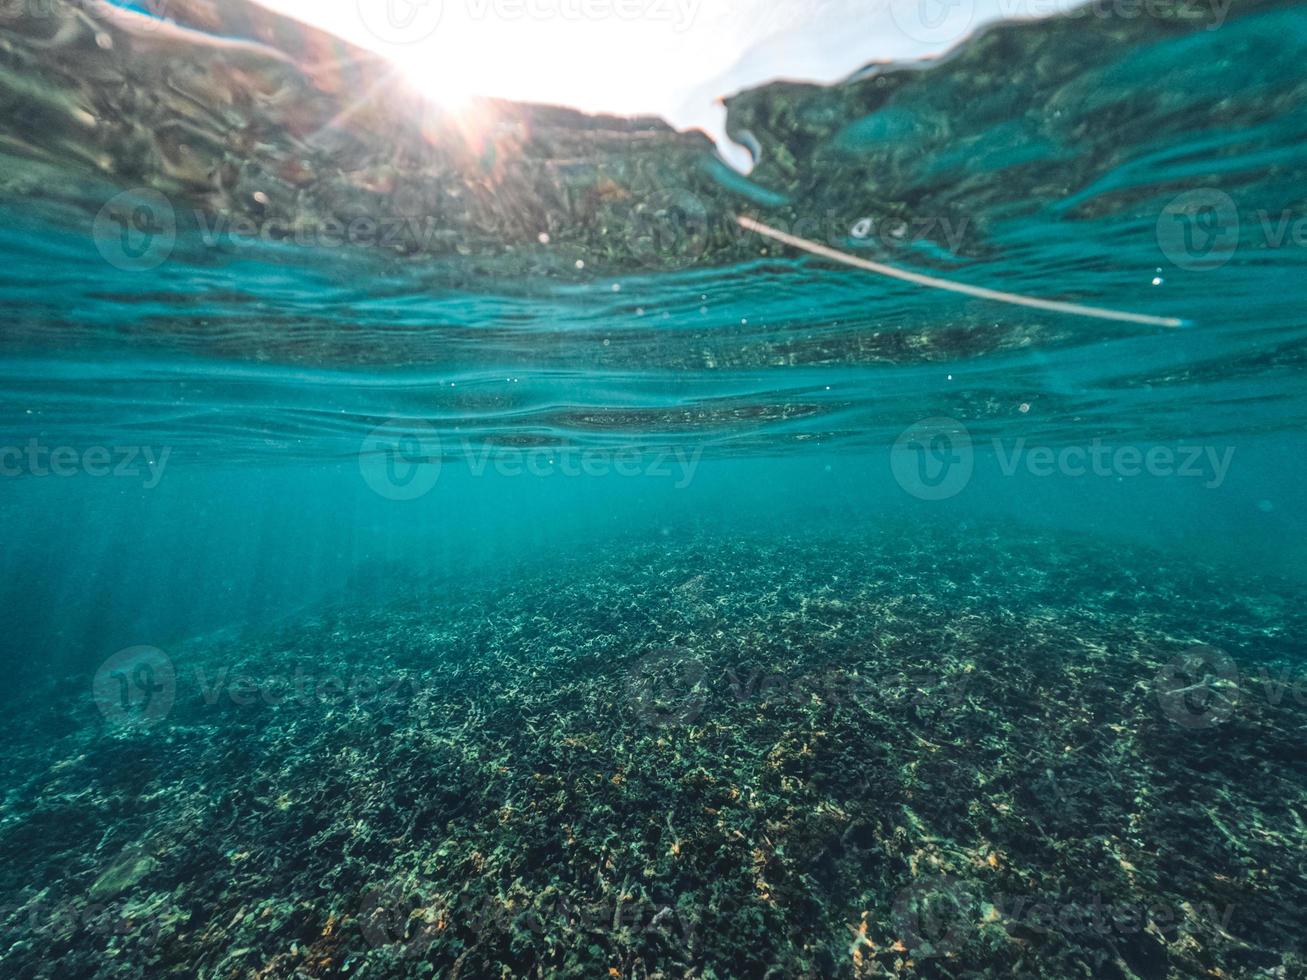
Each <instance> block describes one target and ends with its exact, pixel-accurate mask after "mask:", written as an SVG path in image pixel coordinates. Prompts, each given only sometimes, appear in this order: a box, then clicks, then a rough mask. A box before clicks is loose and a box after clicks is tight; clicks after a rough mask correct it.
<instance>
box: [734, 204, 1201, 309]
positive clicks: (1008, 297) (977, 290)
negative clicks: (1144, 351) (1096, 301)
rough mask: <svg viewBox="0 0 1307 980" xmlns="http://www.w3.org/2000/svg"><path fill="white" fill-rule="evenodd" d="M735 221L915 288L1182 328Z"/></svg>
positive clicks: (747, 221)
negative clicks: (927, 271)
mask: <svg viewBox="0 0 1307 980" xmlns="http://www.w3.org/2000/svg"><path fill="white" fill-rule="evenodd" d="M735 220H736V221H738V222H739V223H740V226H741V227H742V228H746V229H748V230H749V231H756V232H757V233H758V234H760V235H766V236H767V237H768V238H773V239H775V240H776V241H778V242H783V243H784V244H786V245H790V246H793V247H794V248H798V249H802V250H803V251H805V252H811V253H812V254H813V255H820V256H821V257H822V258H825V259H830V260H831V261H833V262H842V263H844V264H845V265H850V266H853V268H855V269H864V270H866V271H867V272H875V273H877V274H879V275H882V276H889V277H890V278H892V279H902V280H903V281H904V282H911V283H916V284H917V285H918V286H926V287H927V288H929V289H943V290H946V291H948V292H951V293H965V294H966V295H968V296H977V297H979V298H980V299H992V300H995V301H996V302H999V303H1012V304H1014V305H1016V306H1030V307H1033V308H1034V309H1037V310H1052V311H1053V312H1055V313H1069V314H1071V315H1072V316H1091V317H1097V318H1098V319H1100V320H1120V321H1124V322H1126V323H1146V324H1149V325H1150V326H1155V327H1182V326H1184V321H1183V320H1180V319H1177V318H1176V317H1170V316H1150V315H1148V314H1147V313H1125V312H1122V311H1121V310H1107V309H1103V308H1102V307H1101V306H1082V305H1081V304H1080V303H1063V302H1061V301H1059V300H1055V299H1037V298H1036V297H1034V296H1022V295H1020V294H1018V293H1005V292H1003V291H1001V290H998V289H986V288H985V287H984V286H970V285H967V284H966V283H962V282H953V281H952V280H951V279H940V278H937V277H936V276H923V275H921V273H919V272H908V271H907V270H906V269H899V268H896V267H894V266H892V265H885V264H884V263H882V262H872V261H869V260H868V259H863V258H859V257H858V256H856V255H849V254H848V253H847V252H840V251H838V250H836V249H833V248H827V247H826V246H825V245H821V244H818V243H817V242H813V241H809V240H808V239H806V238H799V237H798V236H796V235H789V234H786V233H785V232H783V231H779V230H778V229H776V228H771V227H769V226H767V225H764V224H763V223H762V222H759V221H754V220H753V219H752V218H748V217H745V216H744V215H737V216H736V218H735Z"/></svg>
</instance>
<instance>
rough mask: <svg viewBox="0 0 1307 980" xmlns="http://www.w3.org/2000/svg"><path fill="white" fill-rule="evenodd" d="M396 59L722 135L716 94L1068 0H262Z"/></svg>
mask: <svg viewBox="0 0 1307 980" xmlns="http://www.w3.org/2000/svg"><path fill="white" fill-rule="evenodd" d="M259 2H261V3H263V4H264V5H265V6H267V7H270V8H272V9H274V10H278V11H281V12H283V13H286V14H289V15H291V16H293V17H296V18H298V19H299V20H302V21H304V22H307V23H310V24H313V25H315V26H318V27H321V28H324V29H326V30H328V31H331V32H333V33H335V34H338V35H340V36H341V37H344V38H346V39H347V40H350V41H352V42H354V43H356V44H358V45H360V46H363V47H367V48H370V49H372V50H375V51H378V52H380V53H382V54H384V55H386V56H387V57H389V58H391V59H393V60H394V61H395V62H396V63H397V64H398V65H399V66H401V67H402V68H403V69H404V72H405V74H406V75H408V76H409V77H410V78H411V79H412V80H413V81H414V83H415V84H417V85H418V86H419V87H421V88H422V89H423V90H424V91H426V92H427V93H428V94H430V95H431V97H432V98H434V99H436V100H437V101H442V102H445V103H448V104H451V105H457V104H458V103H459V102H460V101H461V100H464V99H466V98H467V97H468V96H470V95H487V96H496V97H500V98H507V99H514V100H519V101H528V102H545V103H552V104H558V105H569V106H575V107H577V108H579V109H583V110H585V111H587V112H608V113H617V114H620V115H643V114H654V115H659V116H662V117H663V118H665V119H667V120H668V121H669V122H671V123H672V124H673V125H675V126H677V127H678V128H689V127H699V128H702V129H704V130H706V131H707V132H709V133H711V134H712V135H714V137H717V138H719V139H720V137H721V135H722V133H723V124H724V119H725V115H724V110H723V109H722V107H721V106H720V104H719V103H718V101H717V100H718V99H720V98H721V97H723V96H726V95H730V94H732V93H734V92H737V91H740V90H741V89H745V88H750V87H752V86H755V85H759V84H762V83H764V82H767V81H771V80H774V79H777V78H789V79H797V80H806V81H816V82H832V81H836V80H838V79H840V78H843V77H845V76H847V75H848V74H850V73H851V72H853V71H855V70H857V69H858V68H860V67H862V66H863V65H865V64H867V63H868V62H870V61H878V60H900V59H912V58H921V57H928V56H933V55H938V54H941V53H943V52H945V51H947V50H948V49H949V48H952V47H953V46H955V45H956V44H957V43H958V42H959V41H961V40H962V39H963V38H964V37H966V36H967V35H968V34H970V33H971V32H973V31H974V30H975V29H976V28H978V27H980V26H981V25H983V24H986V23H989V22H992V21H994V20H998V19H1003V18H1006V17H1030V16H1042V15H1048V14H1051V13H1055V12H1056V11H1057V10H1059V9H1066V8H1069V7H1071V6H1074V4H1073V3H1072V2H1070V0H259Z"/></svg>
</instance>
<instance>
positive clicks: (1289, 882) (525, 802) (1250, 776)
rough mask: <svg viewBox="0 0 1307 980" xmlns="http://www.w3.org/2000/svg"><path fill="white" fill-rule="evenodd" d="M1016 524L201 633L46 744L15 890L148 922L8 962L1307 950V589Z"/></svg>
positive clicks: (741, 545) (684, 562)
mask: <svg viewBox="0 0 1307 980" xmlns="http://www.w3.org/2000/svg"><path fill="white" fill-rule="evenodd" d="M1013 540H1016V536H1015V535H1012V534H1011V533H1007V534H1004V535H1003V536H998V535H996V534H981V533H977V532H965V531H959V532H944V531H941V530H921V531H918V532H916V533H914V534H913V535H910V536H906V537H904V536H898V535H890V536H863V537H859V536H856V535H851V534H848V533H847V532H846V533H844V534H842V535H840V536H832V537H830V538H821V537H816V536H813V537H808V538H804V539H793V540H763V539H758V540H750V539H739V538H736V539H731V540H726V539H723V538H720V537H716V536H711V535H709V536H699V537H691V538H689V539H686V540H684V541H682V542H680V543H669V542H665V541H664V542H660V543H658V544H650V543H648V542H631V543H629V547H624V548H620V549H617V548H615V549H614V550H613V551H612V552H611V553H605V554H601V555H587V556H585V558H584V559H582V558H577V559H572V560H563V561H562V562H561V566H560V563H559V562H558V561H557V560H554V559H551V560H550V561H549V562H547V563H545V562H542V563H541V565H540V566H539V567H537V568H535V569H526V570H522V571H520V572H518V573H517V574H515V575H513V576H511V577H510V579H506V580H505V581H504V582H502V583H494V582H487V583H484V584H480V585H474V584H471V583H467V582H459V581H456V580H452V581H444V582H433V583H426V584H421V585H415V586H413V587H411V588H409V589H406V590H404V591H401V592H392V593H391V594H388V595H385V594H380V593H374V594H373V597H372V598H371V599H369V601H367V602H365V603H364V602H355V603H351V602H344V603H342V604H340V605H338V606H334V607H330V608H324V609H322V610H320V611H319V612H317V613H314V614H306V615H305V616H304V617H302V618H299V619H297V620H295V621H294V622H288V623H286V624H285V625H284V626H283V627H282V628H280V629H278V630H274V631H272V632H270V633H267V634H264V635H259V636H250V637H245V638H235V637H233V638H229V639H225V640H224V639H212V640H207V641H203V642H196V643H193V644H186V645H181V646H179V647H178V648H176V649H175V650H173V651H171V656H172V659H173V660H174V662H175V664H176V667H177V677H178V691H177V698H176V704H175V707H174V708H173V710H172V712H171V713H170V714H169V716H168V717H167V718H166V719H163V720H162V721H160V722H159V723H158V724H156V725H154V726H152V727H150V728H148V729H145V730H141V729H139V728H134V729H128V730H121V729H114V728H111V727H110V726H108V725H105V724H104V723H103V722H101V721H100V720H99V719H98V718H97V716H96V714H95V709H94V707H93V706H91V705H90V704H88V703H85V700H86V699H83V703H82V704H81V705H80V706H67V710H68V711H70V712H72V713H73V714H74V715H76V716H77V718H78V719H79V725H78V727H76V729H75V730H73V731H71V732H69V733H67V734H65V735H63V736H62V737H59V738H55V739H53V740H52V742H51V744H50V746H49V748H48V750H47V751H48V754H47V755H46V756H44V757H43V758H40V759H35V758H24V757H23V756H22V754H21V752H20V753H18V754H15V755H14V756H12V757H11V758H10V759H9V760H8V765H9V766H10V767H11V768H12V769H13V770H14V775H15V776H17V775H19V774H20V773H21V772H23V771H24V768H26V770H27V772H28V776H27V781H26V782H24V781H22V780H20V779H17V778H14V779H11V780H9V782H10V784H11V785H21V786H22V789H21V791H18V792H14V793H11V794H10V796H9V798H8V800H7V802H6V805H5V810H4V814H3V823H0V827H2V828H3V830H2V831H0V858H3V865H4V867H5V869H6V871H5V874H6V879H7V880H6V887H7V890H8V891H9V892H10V893H11V894H13V895H15V896H17V900H16V901H12V902H11V903H10V904H11V906H13V909H16V911H14V913H13V914H12V915H10V916H9V918H8V919H7V920H6V921H4V922H3V924H2V926H3V928H4V930H5V931H6V933H12V932H14V931H15V930H17V932H18V933H20V934H21V933H22V931H23V928H24V927H26V928H28V930H29V933H30V927H31V924H32V922H33V921H37V922H41V921H45V920H44V919H42V918H41V917H40V916H36V917H35V918H34V917H33V915H32V913H31V910H32V908H33V907H34V904H35V906H36V907H45V908H50V907H53V908H57V909H62V910H72V919H73V921H74V922H82V921H84V920H85V918H86V913H85V912H84V909H85V908H86V907H88V906H90V905H94V904H96V903H97V901H98V900H103V899H107V898H108V897H109V896H110V895H112V896H114V897H115V899H116V902H117V903H118V904H114V905H113V909H112V911H113V914H114V915H115V916H116V918H115V920H114V921H115V922H116V923H118V925H119V927H117V928H114V929H111V930H104V929H101V930H94V929H89V928H85V927H83V928H77V929H73V930H71V931H68V930H65V931H64V932H61V933H58V934H57V935H51V934H50V933H49V932H48V931H47V932H43V933H40V934H39V935H38V936H36V937H35V939H34V938H33V937H32V936H31V935H30V934H29V935H27V936H26V938H25V939H24V940H20V941H18V942H16V943H13V944H12V945H11V944H10V943H6V945H5V946H4V947H3V949H7V952H0V967H3V968H4V969H5V970H6V972H7V973H9V974H11V975H31V976H42V975H53V974H52V973H50V971H51V970H54V969H55V967H54V966H53V965H52V964H55V963H58V964H60V966H59V967H58V969H59V970H61V971H64V973H67V972H75V973H84V974H86V975H92V976H103V977H112V976H119V975H135V973H134V972H133V971H138V970H139V969H140V968H142V966H145V967H148V968H149V969H150V970H151V971H157V972H161V973H162V972H168V971H176V970H183V969H189V968H190V967H191V966H192V965H194V966H195V968H196V970H197V971H198V972H199V973H200V975H205V976H221V977H227V976H232V977H234V976H243V975H248V974H254V973H257V974H259V975H263V976H287V977H289V976H324V977H326V976H351V977H357V976H371V977H380V976H437V975H440V976H455V975H461V976H464V977H471V976H501V975H502V976H546V975H550V976H577V977H580V976H587V977H589V976H604V975H609V976H617V975H620V976H624V977H652V976H703V977H728V976H730V977H734V976H766V975H770V976H811V977H818V976H823V977H824V976H850V977H851V976H877V975H880V976H884V975H890V974H897V975H905V976H925V977H960V976H995V977H997V976H1014V975H1016V976H1031V977H1066V976H1076V975H1086V976H1089V975H1092V976H1106V977H1112V976H1115V977H1181V976H1199V975H1226V976H1293V975H1300V973H1301V970H1302V969H1303V960H1302V953H1301V950H1300V948H1299V947H1298V945H1297V944H1298V937H1300V936H1301V935H1303V928H1302V927H1303V925H1304V922H1303V912H1302V909H1303V908H1307V901H1304V900H1305V899H1307V894H1305V893H1304V884H1303V882H1304V879H1303V877H1302V875H1301V873H1300V870H1301V868H1300V865H1301V855H1302V834H1303V830H1304V816H1305V815H1307V772H1305V771H1304V769H1305V768H1307V754H1305V753H1304V752H1303V739H1304V721H1305V711H1307V705H1305V704H1304V699H1303V698H1302V697H1301V696H1300V694H1301V685H1299V687H1298V688H1295V687H1294V686H1293V682H1294V680H1295V678H1297V677H1298V675H1297V674H1295V673H1294V671H1298V672H1301V669H1302V668H1301V648H1300V646H1299V645H1298V640H1299V638H1300V637H1301V635H1302V626H1303V623H1302V610H1303V609H1304V608H1307V607H1305V606H1304V604H1303V603H1302V601H1301V600H1302V594H1301V591H1300V590H1297V591H1295V590H1294V589H1293V588H1291V587H1290V586H1287V585H1284V584H1283V583H1280V584H1276V583H1272V582H1259V583H1246V584H1243V585H1241V584H1239V583H1232V582H1230V581H1229V579H1228V574H1227V573H1226V572H1225V571H1224V570H1223V569H1219V568H1209V567H1205V566H1202V565H1198V564H1194V563H1191V562H1186V561H1181V560H1178V559H1174V558H1168V557H1167V556H1165V555H1161V554H1156V553H1152V552H1147V551H1135V550H1133V549H1129V548H1125V547H1122V548H1120V549H1117V550H1114V551H1113V552H1112V553H1111V555H1110V557H1108V556H1106V555H1105V553H1104V552H1103V551H1102V550H1101V549H1098V548H1095V547H1091V545H1090V543H1089V542H1086V541H1081V540H1079V539H1076V538H1071V537H1063V536H1054V535H1042V534H1034V533H1030V532H1026V533H1025V534H1024V536H1023V540H1022V541H1021V543H1020V544H1015V545H1014V544H1013V543H1012V541H1013ZM1195 651H1198V652H1195ZM1202 651H1213V652H1209V653H1204V652H1202ZM1221 658H1226V659H1228V661H1229V665H1230V666H1232V669H1233V671H1234V673H1233V674H1232V675H1230V677H1229V678H1228V680H1229V684H1225V683H1222V684H1221V685H1211V684H1209V685H1207V686H1206V687H1204V685H1203V684H1202V683H1201V682H1202V681H1203V671H1205V670H1207V671H1209V672H1210V671H1213V670H1214V671H1216V672H1217V673H1223V672H1226V671H1227V666H1226V663H1225V660H1222V659H1221ZM200 668H202V670H201V669H200ZM224 671H225V673H224ZM1195 673H1197V676H1194V675H1195ZM200 677H202V678H203V683H201V682H200V680H198V679H197V678H200ZM296 677H298V678H299V679H298V681H296V680H295V678H296ZM220 678H221V679H220ZM1229 685H1233V687H1230V686H1229ZM51 696H53V695H51ZM27 751H29V752H31V751H35V750H34V749H28V750H27ZM97 842H98V843H97ZM140 848H147V849H148V854H149V855H150V858H148V859H145V858H142V857H140V855H141V854H142V853H147V852H143V851H141V850H139V849H140ZM134 849H135V850H134ZM124 854H127V855H130V858H124V857H122V855H124ZM147 862H148V869H147ZM147 870H148V873H147ZM40 882H45V883H47V884H46V885H45V886H43V887H39V886H38V884H37V883H40ZM124 903H125V904H124ZM101 904H103V902H102V901H101ZM142 909H145V910H148V914H147V915H146V916H145V917H144V918H141V917H140V916H141V910H142ZM24 910H26V912H25V911H24ZM11 942H12V941H11ZM614 971H615V972H614Z"/></svg>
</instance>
